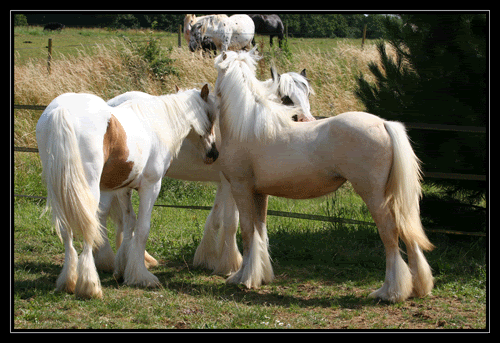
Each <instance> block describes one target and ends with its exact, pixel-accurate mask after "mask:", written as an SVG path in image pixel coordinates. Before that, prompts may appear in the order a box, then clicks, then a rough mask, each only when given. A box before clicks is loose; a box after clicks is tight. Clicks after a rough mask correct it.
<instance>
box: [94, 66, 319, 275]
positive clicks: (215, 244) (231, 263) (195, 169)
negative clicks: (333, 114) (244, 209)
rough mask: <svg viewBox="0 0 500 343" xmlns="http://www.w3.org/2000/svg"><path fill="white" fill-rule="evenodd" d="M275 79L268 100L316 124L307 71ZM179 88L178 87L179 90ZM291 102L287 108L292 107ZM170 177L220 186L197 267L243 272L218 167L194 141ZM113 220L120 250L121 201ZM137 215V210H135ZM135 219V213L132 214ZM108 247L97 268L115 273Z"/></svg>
mask: <svg viewBox="0 0 500 343" xmlns="http://www.w3.org/2000/svg"><path fill="white" fill-rule="evenodd" d="M271 73H272V75H273V78H271V79H269V80H266V81H264V82H262V85H263V86H264V87H265V88H266V93H267V96H268V97H269V99H270V100H273V101H282V99H283V100H286V99H288V100H291V99H293V100H292V101H293V103H292V104H291V105H294V106H298V107H300V109H301V111H300V112H299V121H311V120H315V119H314V117H313V116H312V115H311V113H310V105H309V96H310V95H311V94H314V91H313V89H312V87H311V86H310V85H309V82H308V80H307V79H306V74H305V73H306V72H305V69H304V70H302V72H301V73H300V74H298V73H295V72H289V73H285V74H281V75H278V73H277V72H276V71H275V70H274V68H273V69H272V71H271ZM176 88H177V87H176ZM177 90H179V89H178V88H177ZM137 98H140V99H150V98H153V96H152V95H149V94H147V93H143V92H137V91H132V92H126V93H124V94H121V95H118V96H116V97H114V98H113V99H111V100H109V101H108V102H107V103H108V105H110V106H118V105H120V104H122V103H123V102H125V101H128V100H132V99H137ZM288 100H286V101H287V104H290V103H289V102H288ZM215 132H216V139H217V141H216V145H217V146H218V145H220V131H219V127H218V124H217V123H216V124H215ZM166 176H168V177H171V178H175V179H181V180H188V181H210V182H217V183H218V187H217V193H216V196H215V202H214V205H213V207H212V210H211V211H210V214H209V215H208V218H207V221H206V223H205V230H204V234H203V238H202V240H201V242H200V244H199V246H198V249H197V250H196V254H195V257H194V265H195V266H202V267H207V268H209V269H213V270H214V273H216V274H221V275H227V274H230V273H231V272H234V271H236V270H238V269H239V268H240V265H241V261H242V257H241V253H240V252H239V250H238V246H237V244H236V232H237V229H238V209H237V207H236V204H235V203H234V200H233V197H232V195H231V190H230V187H229V184H228V183H227V181H226V180H225V179H224V177H222V178H221V177H220V175H219V168H218V163H217V162H215V163H213V164H210V165H207V164H204V163H202V162H201V161H200V160H199V158H198V151H197V148H196V146H195V145H193V144H192V143H191V141H190V140H185V141H184V142H183V143H182V146H181V149H180V151H179V154H178V155H177V157H176V158H175V159H174V160H172V163H171V164H170V168H169V169H168V171H167V174H166ZM111 208H112V210H111V213H110V215H111V217H112V219H113V221H114V222H115V223H116V227H117V233H116V246H117V247H119V246H120V244H121V242H122V236H123V235H122V230H123V229H122V228H123V221H122V217H123V215H122V213H121V210H120V206H119V204H118V201H117V200H116V201H115V202H114V203H113V205H112V206H111ZM132 211H133V210H132ZM132 215H133V212H132ZM103 238H104V244H103V245H102V246H101V247H100V249H98V250H96V251H95V258H96V266H97V268H98V269H99V270H104V271H112V270H113V268H114V267H113V263H114V254H113V251H112V249H111V245H110V244H109V241H108V237H107V235H106V234H105V235H104V237H103ZM145 258H146V265H147V266H148V267H153V266H155V265H157V262H156V260H155V259H154V258H153V257H151V256H150V255H149V254H148V253H147V252H146V256H145Z"/></svg>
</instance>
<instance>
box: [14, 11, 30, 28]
mask: <svg viewBox="0 0 500 343" xmlns="http://www.w3.org/2000/svg"><path fill="white" fill-rule="evenodd" d="M14 26H28V19H26V16H25V15H24V14H15V15H14Z"/></svg>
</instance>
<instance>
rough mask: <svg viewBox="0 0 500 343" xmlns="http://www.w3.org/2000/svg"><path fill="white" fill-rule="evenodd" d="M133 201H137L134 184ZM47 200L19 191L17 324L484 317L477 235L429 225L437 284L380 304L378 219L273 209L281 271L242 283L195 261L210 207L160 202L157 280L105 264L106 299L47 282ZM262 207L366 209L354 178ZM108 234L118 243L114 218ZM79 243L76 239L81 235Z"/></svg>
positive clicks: (52, 241)
mask: <svg viewBox="0 0 500 343" xmlns="http://www.w3.org/2000/svg"><path fill="white" fill-rule="evenodd" d="M188 194H189V195H190V196H187V195H188ZM172 195H176V196H178V198H179V199H184V201H178V198H174V199H173V198H172ZM214 196H215V187H214V186H212V185H209V184H202V183H196V182H184V181H178V180H170V179H165V180H164V185H163V189H162V194H161V197H160V198H159V199H158V201H157V203H164V204H169V203H182V204H196V205H210V204H211V203H212V201H213V198H214ZM133 201H134V205H135V206H137V205H138V199H137V197H136V196H134V198H133ZM349 204H352V206H349ZM43 207H44V201H41V200H29V199H16V200H15V202H14V289H13V297H14V308H13V310H14V328H15V329H71V328H78V329H287V328H289V329H290V328H291V329H313V328H314V329H331V328H334V329H360V328H361V329H390V328H402V329H429V328H443V329H456V328H472V329H484V328H485V325H486V280H487V278H486V265H485V247H484V244H485V240H484V239H482V238H470V239H465V240H455V239H453V238H450V237H448V236H444V235H435V234H434V235H433V234H431V235H430V238H431V240H432V242H433V243H434V244H436V245H437V249H436V250H434V251H433V252H431V253H428V254H427V257H428V260H429V263H430V265H431V266H432V268H433V271H434V276H435V278H436V286H435V288H434V290H433V294H432V295H431V296H429V297H426V298H424V299H411V300H409V301H406V302H404V303H400V304H387V303H380V302H377V301H375V300H372V299H369V298H367V295H368V294H369V293H370V292H371V291H373V290H374V289H376V288H378V287H380V286H381V284H382V282H383V278H384V273H385V258H384V251H383V245H382V243H381V241H380V239H379V237H378V234H377V232H376V230H375V228H374V227H371V226H365V227H363V226H358V225H342V224H337V223H334V224H330V223H324V222H315V221H307V220H299V219H290V218H280V217H272V216H269V217H268V225H267V226H268V230H269V240H270V251H271V256H272V259H273V267H274V272H275V274H276V279H275V281H274V282H273V283H271V284H269V285H265V286H262V287H261V288H260V289H258V290H247V289H243V288H242V287H239V286H235V285H226V284H225V281H224V278H223V277H221V276H217V275H212V274H211V272H210V271H208V270H204V269H195V268H193V267H192V260H193V256H194V252H195V250H196V247H197V245H198V243H199V241H200V240H201V237H202V233H203V225H204V222H205V220H206V217H207V215H208V211H200V210H183V209H170V208H161V207H155V208H154V210H153V216H152V229H151V233H150V237H149V240H148V245H147V250H148V251H149V252H150V253H151V254H152V255H153V256H155V257H156V258H157V259H158V260H159V262H160V265H159V266H158V267H157V268H155V269H153V270H152V272H153V273H154V274H155V275H156V276H157V277H158V278H159V280H160V282H161V284H162V287H160V288H159V289H154V290H144V289H138V288H134V287H128V286H124V285H122V284H120V283H118V282H117V281H116V280H115V279H114V278H113V276H112V275H111V274H109V273H100V276H101V281H102V285H103V291H104V297H103V299H102V300H88V301H83V300H77V299H75V297H74V296H73V295H70V294H66V293H59V292H55V290H54V285H55V280H56V278H57V276H58V274H59V273H60V270H61V267H62V262H63V259H64V249H63V246H62V244H61V242H60V241H59V239H58V237H57V236H56V234H55V233H54V231H53V229H52V228H51V224H50V218H49V216H48V215H44V216H41V214H42V211H43ZM269 207H270V209H275V210H285V211H293V212H305V213H315V214H323V215H326V214H328V215H334V216H347V215H350V216H354V217H355V218H358V219H365V220H368V218H367V217H366V216H367V214H366V213H365V212H366V210H364V205H362V202H361V200H360V199H359V198H358V197H357V196H356V195H355V194H353V192H352V189H351V187H350V186H349V185H345V186H343V187H342V188H341V189H340V190H339V192H338V193H335V194H334V195H332V196H329V197H327V198H324V199H315V200H310V201H291V200H286V199H279V198H271V199H270V206H269ZM347 212H349V214H347ZM351 218H352V217H351ZM110 238H111V244H112V246H113V247H114V243H113V241H114V240H113V238H114V228H113V226H112V225H110ZM239 244H240V249H241V242H239ZM76 247H77V250H80V249H81V245H80V243H79V242H77V243H76Z"/></svg>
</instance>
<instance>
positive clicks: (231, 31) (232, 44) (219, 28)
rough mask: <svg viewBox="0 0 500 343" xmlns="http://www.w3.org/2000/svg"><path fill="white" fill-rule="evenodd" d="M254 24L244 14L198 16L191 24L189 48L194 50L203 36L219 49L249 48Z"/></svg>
mask: <svg viewBox="0 0 500 343" xmlns="http://www.w3.org/2000/svg"><path fill="white" fill-rule="evenodd" d="M254 31H255V26H254V24H253V21H252V19H250V17H249V16H247V15H246V14H235V15H232V16H230V17H228V16H226V15H216V14H214V15H207V16H204V17H200V18H198V20H197V22H196V23H195V24H194V25H192V26H191V30H190V35H191V36H190V39H189V49H190V50H191V51H196V50H198V48H200V47H201V46H202V43H203V41H204V39H205V38H210V39H211V40H212V41H213V42H214V43H215V46H217V49H219V51H226V50H228V49H231V50H241V49H247V50H250V49H251V47H252V39H253V35H254Z"/></svg>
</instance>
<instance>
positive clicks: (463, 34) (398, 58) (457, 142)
mask: <svg viewBox="0 0 500 343" xmlns="http://www.w3.org/2000/svg"><path fill="white" fill-rule="evenodd" d="M401 19H402V20H394V19H391V18H387V19H386V20H385V23H384V24H385V29H386V34H387V42H388V43H389V45H390V47H391V48H392V49H393V50H394V51H395V57H392V56H393V55H394V54H389V52H388V51H387V50H388V49H386V45H385V43H384V42H380V43H379V44H378V52H379V55H380V60H381V63H380V65H381V66H379V65H378V64H376V63H374V62H373V63H370V65H369V69H370V72H371V73H372V74H373V76H374V77H375V79H376V81H375V83H374V84H371V83H369V82H368V81H367V80H366V79H365V78H364V77H363V75H360V77H359V79H358V88H357V90H356V95H357V96H358V97H359V99H361V100H362V101H363V103H364V105H365V106H366V108H367V111H368V112H370V113H373V114H376V115H379V116H381V117H383V118H385V119H388V120H397V121H401V122H406V123H412V122H413V123H427V124H447V125H462V126H486V124H487V121H488V104H487V94H488V88H487V85H488V75H487V67H486V55H487V46H486V41H487V24H486V15H485V14H410V15H401ZM409 133H410V137H411V138H412V140H413V142H414V148H415V150H416V153H417V155H418V156H419V157H420V159H421V160H422V161H423V169H424V171H428V172H432V171H434V172H448V173H462V174H479V175H485V174H486V165H487V147H486V135H485V134H479V133H463V132H449V131H427V130H410V132H409ZM438 183H439V184H441V185H443V186H446V187H447V189H448V190H449V192H450V193H456V192H464V193H466V194H467V195H468V196H469V198H470V199H471V201H472V199H477V197H478V196H484V195H485V192H486V187H485V184H484V182H475V181H450V180H448V181H442V180H440V181H439V182H438Z"/></svg>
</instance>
